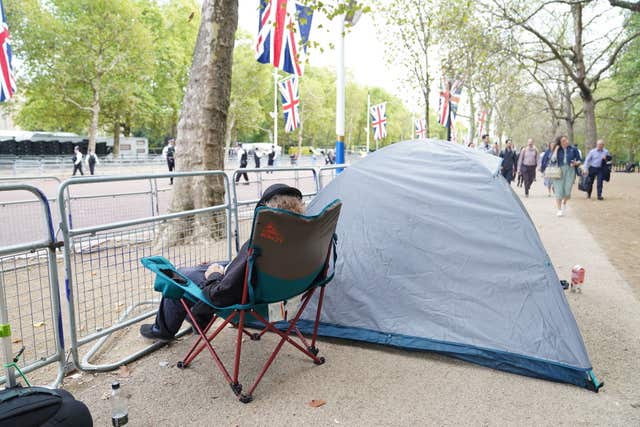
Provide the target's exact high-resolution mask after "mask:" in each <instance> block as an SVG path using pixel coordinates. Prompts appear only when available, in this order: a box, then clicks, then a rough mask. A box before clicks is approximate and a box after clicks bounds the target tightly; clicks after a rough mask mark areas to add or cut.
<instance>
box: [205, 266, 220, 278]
mask: <svg viewBox="0 0 640 427" xmlns="http://www.w3.org/2000/svg"><path fill="white" fill-rule="evenodd" d="M213 273H220V274H224V268H222V266H221V265H220V264H216V263H213V264H211V265H210V266H209V268H207V271H205V272H204V278H205V279H208V278H209V276H211V275H212V274H213Z"/></svg>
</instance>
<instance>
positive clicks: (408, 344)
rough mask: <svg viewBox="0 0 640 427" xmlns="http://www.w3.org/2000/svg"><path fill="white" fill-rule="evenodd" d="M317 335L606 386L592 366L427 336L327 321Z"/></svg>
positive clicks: (305, 328) (305, 323) (307, 327)
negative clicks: (568, 363)
mask: <svg viewBox="0 0 640 427" xmlns="http://www.w3.org/2000/svg"><path fill="white" fill-rule="evenodd" d="M285 325H286V322H278V323H277V324H276V326H278V327H281V326H285ZM298 328H299V329H300V331H301V332H302V333H303V334H312V333H313V322H312V321H310V320H303V319H301V320H299V321H298ZM318 335H322V336H326V337H334V338H342V339H348V340H355V341H364V342H369V343H374V344H382V345H388V346H392V347H397V348H402V349H405V350H423V351H433V352H436V353H441V354H445V355H447V356H451V357H454V358H456V359H461V360H464V361H467V362H471V363H476V364H478V365H482V366H487V367H490V368H494V369H498V370H501V371H505V372H511V373H515V374H520V375H526V376H529V377H533V378H540V379H544V380H550V381H555V382H562V383H568V384H574V385H577V386H578V387H584V388H586V389H588V390H591V391H594V392H596V393H597V392H598V390H599V389H600V388H601V387H602V386H603V385H604V383H603V382H598V380H597V379H596V377H595V375H594V374H593V370H592V369H591V368H587V369H581V368H576V367H572V366H568V365H564V364H561V363H557V362H551V361H548V360H541V359H535V358H531V357H527V356H523V355H518V354H514V353H509V352H504V351H499V350H490V349H484V348H477V347H472V346H468V345H463V344H456V343H449V342H442V341H436V340H431V339H428V338H419V337H411V336H406V335H399V334H387V333H383V332H378V331H372V330H368V329H362V328H353V327H343V326H338V325H332V324H328V323H320V327H319V328H318Z"/></svg>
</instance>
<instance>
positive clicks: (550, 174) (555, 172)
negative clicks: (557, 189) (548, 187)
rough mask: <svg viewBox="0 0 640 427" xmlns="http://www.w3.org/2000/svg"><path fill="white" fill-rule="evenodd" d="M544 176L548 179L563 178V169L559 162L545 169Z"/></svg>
mask: <svg viewBox="0 0 640 427" xmlns="http://www.w3.org/2000/svg"><path fill="white" fill-rule="evenodd" d="M544 177H545V178H547V179H560V178H562V169H560V167H559V166H558V165H557V163H555V164H550V165H549V166H547V168H546V169H545V170H544Z"/></svg>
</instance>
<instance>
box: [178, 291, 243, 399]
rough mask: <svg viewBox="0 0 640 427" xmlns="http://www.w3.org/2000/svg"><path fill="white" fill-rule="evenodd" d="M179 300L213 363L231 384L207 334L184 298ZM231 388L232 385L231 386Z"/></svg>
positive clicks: (221, 326)
mask: <svg viewBox="0 0 640 427" xmlns="http://www.w3.org/2000/svg"><path fill="white" fill-rule="evenodd" d="M180 302H181V303H182V306H183V307H184V308H185V310H186V311H187V316H189V318H190V319H191V321H192V322H193V327H194V328H196V330H197V331H198V335H200V337H201V338H202V341H203V344H204V345H205V346H206V347H207V349H208V350H209V353H211V356H212V357H213V361H214V362H215V364H216V365H217V366H218V368H219V369H220V372H222V375H224V377H225V379H226V380H227V382H228V383H229V384H232V383H233V382H232V380H231V375H229V372H228V371H227V369H226V368H225V367H224V364H223V363H222V361H221V360H220V357H218V354H217V353H216V351H215V350H214V349H213V347H212V346H211V343H210V342H209V340H208V339H207V336H206V335H205V334H204V332H203V331H202V329H201V328H200V326H199V325H198V322H197V321H196V319H195V318H194V317H193V314H192V313H191V310H190V309H189V306H188V305H187V304H186V302H185V301H184V300H182V299H181V300H180ZM232 317H233V315H231V316H229V317H228V318H227V319H225V322H223V323H222V325H220V327H218V330H216V332H214V334H212V335H214V336H215V335H217V333H218V332H219V331H220V330H222V328H224V327H225V326H226V325H227V323H229V319H231V318H232ZM198 353H199V351H197V352H196V355H197V354H198ZM194 357H195V355H192V357H191V359H189V360H188V361H186V362H187V363H186V364H183V366H186V365H188V363H190V362H191V361H192V360H193V358H194ZM232 388H233V387H232Z"/></svg>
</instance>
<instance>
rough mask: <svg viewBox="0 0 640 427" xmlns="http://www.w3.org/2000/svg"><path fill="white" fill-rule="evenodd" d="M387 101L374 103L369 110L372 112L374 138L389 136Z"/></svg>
mask: <svg viewBox="0 0 640 427" xmlns="http://www.w3.org/2000/svg"><path fill="white" fill-rule="evenodd" d="M386 107H387V103H386V102H383V103H382V104H378V105H374V106H373V107H371V109H370V110H369V113H370V114H371V126H373V139H374V140H375V139H382V138H384V137H385V136H387V113H386Z"/></svg>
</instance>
